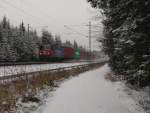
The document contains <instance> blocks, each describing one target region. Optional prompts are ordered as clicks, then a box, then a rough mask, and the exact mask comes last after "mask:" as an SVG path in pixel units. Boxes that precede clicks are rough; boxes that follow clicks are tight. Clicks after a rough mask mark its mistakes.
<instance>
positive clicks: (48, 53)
mask: <svg viewBox="0 0 150 113" xmlns="http://www.w3.org/2000/svg"><path fill="white" fill-rule="evenodd" d="M92 56H93V55H92ZM88 57H89V52H87V51H85V50H84V49H79V48H76V49H75V48H73V47H69V46H66V45H61V46H55V45H53V46H52V47H49V48H44V47H42V48H41V49H40V50H39V59H40V60H42V61H62V60H73V59H76V60H79V59H88Z"/></svg>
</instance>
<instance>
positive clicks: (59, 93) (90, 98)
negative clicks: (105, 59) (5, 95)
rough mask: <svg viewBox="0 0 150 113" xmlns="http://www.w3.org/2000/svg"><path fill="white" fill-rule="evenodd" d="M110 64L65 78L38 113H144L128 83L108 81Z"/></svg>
mask: <svg viewBox="0 0 150 113" xmlns="http://www.w3.org/2000/svg"><path fill="white" fill-rule="evenodd" d="M109 71H110V70H109V67H108V66H107V65H105V66H103V67H101V68H99V69H97V70H93V71H89V72H86V73H83V74H80V75H79V76H78V77H74V78H72V79H70V80H68V81H65V82H64V83H63V84H61V85H60V87H59V88H58V89H57V90H56V91H55V92H54V93H53V96H50V97H49V99H48V101H47V103H46V106H44V107H43V111H36V113H144V111H143V109H142V108H141V107H140V105H139V104H138V103H137V102H136V101H135V100H134V99H133V98H132V97H131V96H130V95H128V94H127V93H126V91H125V90H124V89H125V85H123V83H120V82H117V83H112V82H110V81H107V80H105V77H104V76H105V75H106V74H107V73H109Z"/></svg>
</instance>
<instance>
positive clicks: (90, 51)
mask: <svg viewBox="0 0 150 113" xmlns="http://www.w3.org/2000/svg"><path fill="white" fill-rule="evenodd" d="M89 53H90V55H89V59H91V53H92V50H91V21H90V22H89Z"/></svg>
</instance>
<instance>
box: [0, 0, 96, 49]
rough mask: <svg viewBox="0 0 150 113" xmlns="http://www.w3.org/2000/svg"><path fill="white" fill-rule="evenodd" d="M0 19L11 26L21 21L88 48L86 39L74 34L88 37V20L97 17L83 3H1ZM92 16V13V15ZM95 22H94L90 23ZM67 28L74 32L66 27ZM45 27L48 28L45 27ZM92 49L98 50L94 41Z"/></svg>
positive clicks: (17, 0)
mask: <svg viewBox="0 0 150 113" xmlns="http://www.w3.org/2000/svg"><path fill="white" fill-rule="evenodd" d="M0 1H1V4H0V12H1V13H0V18H2V17H3V15H6V16H7V17H8V18H9V19H10V21H11V23H13V24H15V25H16V24H17V25H18V24H19V23H20V22H21V21H22V20H23V21H24V23H25V24H26V25H27V24H30V26H31V27H32V28H36V29H37V30H38V32H41V29H43V28H44V29H48V30H49V31H51V32H52V33H53V34H55V33H57V34H60V35H61V37H62V40H66V39H68V40H71V41H73V40H76V41H77V42H78V43H80V44H82V45H83V46H84V45H85V46H86V47H88V38H86V37H84V36H82V35H77V33H76V31H77V32H80V33H82V34H85V35H88V27H87V26H85V25H86V24H88V22H89V20H91V18H92V17H93V16H94V15H95V14H96V10H95V9H92V8H91V7H90V5H89V4H88V3H87V2H86V0H0ZM93 13H94V14H93ZM92 23H94V22H92ZM64 25H67V26H68V27H69V28H71V29H74V31H72V30H69V28H65V27H64ZM47 26H48V27H47ZM92 42H93V45H92V48H93V49H96V48H97V43H96V41H95V39H93V41H92Z"/></svg>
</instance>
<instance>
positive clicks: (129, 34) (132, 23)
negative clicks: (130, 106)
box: [88, 0, 150, 86]
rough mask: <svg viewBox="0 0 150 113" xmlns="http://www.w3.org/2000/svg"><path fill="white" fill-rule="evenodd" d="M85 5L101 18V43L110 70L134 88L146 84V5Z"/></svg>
mask: <svg viewBox="0 0 150 113" xmlns="http://www.w3.org/2000/svg"><path fill="white" fill-rule="evenodd" d="M88 2H90V3H91V5H92V6H93V7H95V8H99V9H102V11H101V13H102V14H103V15H104V16H105V19H104V20H103V24H104V35H105V38H104V39H103V40H102V42H103V47H104V48H103V50H104V51H105V53H106V54H107V55H108V56H109V65H110V67H111V69H112V70H113V71H114V72H115V74H117V75H124V76H125V77H126V78H127V79H128V81H129V82H130V83H132V84H134V85H139V86H146V85H148V84H150V1H149V0H88Z"/></svg>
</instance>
